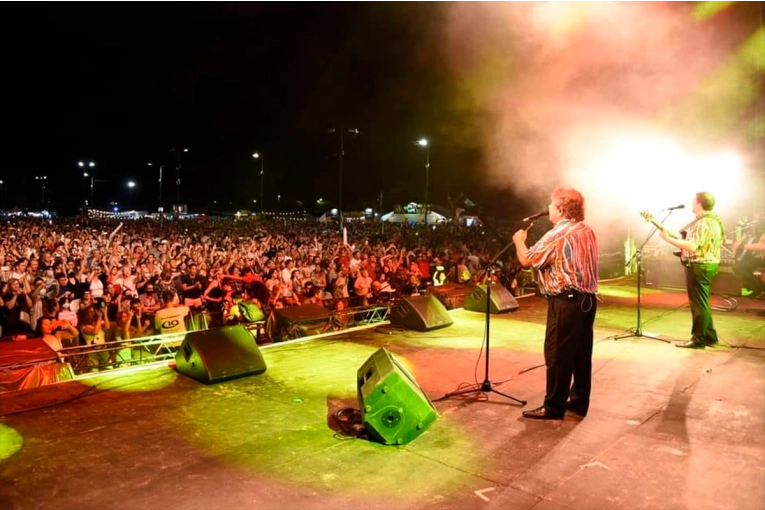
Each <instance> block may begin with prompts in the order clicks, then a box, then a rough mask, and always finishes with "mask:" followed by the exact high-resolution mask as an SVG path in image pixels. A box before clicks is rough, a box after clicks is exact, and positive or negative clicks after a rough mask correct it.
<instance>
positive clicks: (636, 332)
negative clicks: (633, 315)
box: [614, 210, 672, 343]
mask: <svg viewBox="0 0 765 510" xmlns="http://www.w3.org/2000/svg"><path fill="white" fill-rule="evenodd" d="M670 214H672V211H671V210H670V211H669V212H668V213H667V216H666V217H665V218H664V220H663V221H662V223H663V222H664V221H667V218H669V215H670ZM658 230H659V228H658V227H657V226H656V225H654V227H653V229H652V230H651V232H650V233H649V234H648V237H646V238H645V241H643V244H641V245H640V248H638V249H637V250H635V254H634V255H632V257H631V258H630V260H629V261H628V262H627V263H626V264H625V266H629V265H630V264H632V262H633V261H637V268H638V271H637V326H635V329H630V330H627V331H628V332H627V333H626V334H624V335H618V336H615V337H614V340H621V339H622V338H633V337H636V338H642V337H646V338H651V339H653V340H658V341H660V342H665V343H671V342H670V341H669V340H665V339H663V338H659V335H657V334H655V333H646V332H644V331H643V322H642V318H641V315H640V297H641V292H640V291H641V288H642V287H641V285H640V279H641V277H642V275H643V247H645V245H646V243H648V241H650V240H651V238H652V237H653V235H654V234H655V233H656V232H658Z"/></svg>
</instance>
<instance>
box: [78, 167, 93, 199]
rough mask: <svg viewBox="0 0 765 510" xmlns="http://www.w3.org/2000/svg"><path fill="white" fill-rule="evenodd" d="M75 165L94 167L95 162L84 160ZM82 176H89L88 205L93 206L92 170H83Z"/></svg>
mask: <svg viewBox="0 0 765 510" xmlns="http://www.w3.org/2000/svg"><path fill="white" fill-rule="evenodd" d="M77 166H79V167H80V168H95V166H96V164H95V162H93V161H88V162H87V163H86V162H84V161H79V162H78V163H77ZM82 176H83V177H90V207H93V170H91V171H90V172H83V173H82ZM85 205H86V206H87V205H88V203H87V201H85Z"/></svg>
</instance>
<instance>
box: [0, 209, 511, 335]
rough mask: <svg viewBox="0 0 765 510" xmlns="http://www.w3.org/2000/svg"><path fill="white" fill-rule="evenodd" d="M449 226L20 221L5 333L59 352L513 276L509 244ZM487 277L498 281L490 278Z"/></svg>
mask: <svg viewBox="0 0 765 510" xmlns="http://www.w3.org/2000/svg"><path fill="white" fill-rule="evenodd" d="M488 230H489V229H488V228H486V229H483V228H481V227H475V226H473V227H466V226H460V225H457V224H442V225H438V226H436V225H419V226H412V225H385V226H384V227H382V226H381V225H380V224H379V223H371V222H354V223H348V224H347V226H346V231H345V232H341V231H340V229H339V228H338V226H337V225H336V224H335V225H332V224H329V225H328V224H324V223H318V222H309V221H302V220H292V221H288V220H286V219H277V218H271V219H261V220H257V221H256V220H245V221H234V220H209V219H208V220H205V221H196V220H182V221H175V222H165V223H163V224H159V223H157V222H156V221H154V220H132V221H125V222H124V223H120V222H118V221H116V220H90V221H88V222H84V223H78V222H77V221H75V220H65V219H60V220H53V221H48V220H44V221H41V220H39V219H37V220H14V221H8V222H6V223H4V224H3V225H2V227H0V259H2V262H3V266H2V269H1V270H2V292H0V310H2V313H1V314H0V324H1V325H2V338H3V339H5V340H7V339H12V338H35V337H37V338H43V339H46V341H47V342H48V343H49V344H50V345H51V346H52V347H54V348H55V349H60V348H62V347H64V346H69V345H82V344H91V343H102V342H109V341H118V340H126V339H130V338H138V337H143V336H148V335H152V334H157V333H168V332H177V331H184V330H185V328H186V327H188V326H189V323H190V321H193V320H194V319H195V318H204V320H205V322H206V323H207V326H208V327H214V326H218V325H223V324H230V323H237V322H251V321H257V320H262V319H263V317H264V316H267V314H268V313H269V312H270V311H271V310H273V309H275V308H279V307H286V306H298V305H301V304H304V303H314V304H317V305H319V306H324V307H327V308H330V309H343V308H348V307H354V306H365V305H369V304H373V303H375V302H379V301H385V300H389V299H391V298H392V297H395V296H405V295H413V294H417V293H421V292H424V291H425V290H426V287H427V286H429V285H442V284H444V283H447V282H450V281H452V282H457V283H466V282H467V281H469V280H471V279H473V278H476V277H480V275H483V274H486V273H488V272H487V271H484V266H485V265H486V264H487V262H489V261H492V262H495V263H496V267H497V268H501V269H502V270H503V271H498V273H501V274H502V275H503V276H505V277H507V276H508V275H509V276H510V277H509V280H505V281H503V283H506V284H507V286H508V287H512V285H513V284H512V281H513V279H512V274H511V273H512V271H513V270H515V269H517V268H518V267H519V266H517V265H516V264H517V263H514V262H513V260H514V254H513V253H512V252H511V251H510V252H507V251H506V252H504V253H503V257H502V259H501V260H497V261H494V260H493V259H494V257H495V254H496V253H499V252H500V251H501V249H502V248H503V243H504V240H503V236H505V238H506V239H509V238H510V235H509V233H507V232H497V231H494V230H492V231H491V232H489V231H488ZM492 273H493V272H492Z"/></svg>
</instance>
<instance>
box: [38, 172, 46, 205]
mask: <svg viewBox="0 0 765 510" xmlns="http://www.w3.org/2000/svg"><path fill="white" fill-rule="evenodd" d="M47 178H48V176H47V175H36V176H35V180H36V181H40V183H41V184H42V207H43V209H45V180H46V179H47Z"/></svg>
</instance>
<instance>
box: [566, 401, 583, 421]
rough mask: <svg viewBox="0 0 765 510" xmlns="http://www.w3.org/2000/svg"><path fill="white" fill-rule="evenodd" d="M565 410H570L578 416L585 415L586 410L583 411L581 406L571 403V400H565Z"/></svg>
mask: <svg viewBox="0 0 765 510" xmlns="http://www.w3.org/2000/svg"><path fill="white" fill-rule="evenodd" d="M566 411H569V412H572V413H574V414H575V415H577V416H579V417H580V418H584V417H585V416H587V411H583V410H582V408H581V407H579V406H578V405H576V404H572V403H571V401H568V402H566Z"/></svg>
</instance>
